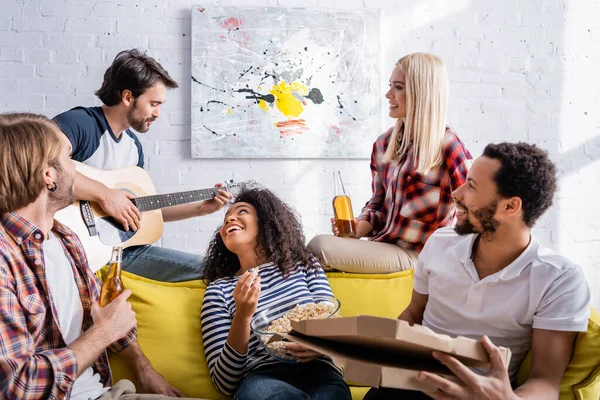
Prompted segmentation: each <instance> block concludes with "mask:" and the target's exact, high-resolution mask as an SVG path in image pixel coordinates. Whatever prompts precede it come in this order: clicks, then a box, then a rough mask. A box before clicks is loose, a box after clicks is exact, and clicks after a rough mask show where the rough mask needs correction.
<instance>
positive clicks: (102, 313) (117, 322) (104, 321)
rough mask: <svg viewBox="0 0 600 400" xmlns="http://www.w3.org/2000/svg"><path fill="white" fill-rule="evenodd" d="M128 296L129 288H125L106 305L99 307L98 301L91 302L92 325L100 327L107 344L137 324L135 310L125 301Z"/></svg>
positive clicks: (119, 337) (129, 294)
mask: <svg viewBox="0 0 600 400" xmlns="http://www.w3.org/2000/svg"><path fill="white" fill-rule="evenodd" d="M129 296H131V290H125V291H124V292H123V293H121V294H120V295H119V296H118V297H117V298H116V299H114V300H113V301H112V302H111V303H110V304H108V305H107V306H106V307H100V305H99V304H98V303H94V304H92V310H91V313H92V319H93V321H94V326H97V327H98V328H100V329H102V331H103V332H104V337H106V338H107V340H108V343H109V344H111V343H114V342H116V341H117V340H119V339H121V338H122V337H125V336H126V335H127V334H128V333H129V331H131V330H132V329H133V327H135V325H136V324H137V320H136V318H135V312H134V311H133V310H132V309H131V303H129V302H128V301H127V299H128V298H129Z"/></svg>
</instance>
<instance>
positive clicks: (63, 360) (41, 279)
mask: <svg viewBox="0 0 600 400" xmlns="http://www.w3.org/2000/svg"><path fill="white" fill-rule="evenodd" d="M0 148H1V149H2V152H1V154H0V171H1V173H0V174H1V175H2V179H1V180H0V398H3V399H11V400H12V399H69V398H72V399H86V400H87V399H90V398H92V399H96V398H101V399H103V400H104V399H107V400H113V399H138V398H144V399H159V398H166V396H164V395H170V396H181V393H180V392H179V391H178V390H177V389H175V388H173V387H171V386H170V385H169V384H168V383H167V382H166V380H165V379H164V378H163V377H162V376H160V375H159V374H158V372H156V371H155V370H154V369H153V368H152V366H151V364H150V361H149V360H148V359H147V358H146V357H145V356H144V354H143V353H142V351H141V349H140V347H139V345H138V344H137V342H136V328H135V326H136V319H135V313H134V312H133V311H132V309H131V305H130V303H128V302H127V298H128V297H129V296H130V295H131V291H128V290H126V291H125V292H124V293H122V294H121V295H120V296H119V297H118V298H117V299H115V300H114V301H113V302H112V303H110V304H109V305H107V306H106V307H104V308H100V307H99V305H98V303H97V301H98V298H99V292H100V285H99V282H98V280H97V278H96V277H95V275H94V274H93V273H92V272H91V270H90V269H89V268H88V263H87V259H86V256H85V253H84V251H83V248H82V246H81V243H80V241H79V239H78V238H77V236H76V235H75V234H74V233H73V232H72V231H71V230H70V229H69V228H67V227H66V226H63V225H61V224H60V223H58V222H57V221H55V220H54V213H55V212H56V211H58V210H60V209H62V208H64V207H66V206H67V205H69V204H70V203H71V202H72V201H73V200H74V195H73V193H74V186H73V183H74V178H75V164H74V163H73V162H72V161H71V160H70V153H71V145H70V143H69V142H68V140H67V139H66V137H65V136H64V135H63V134H62V133H61V132H60V130H59V129H58V127H57V126H56V125H55V124H54V123H53V122H51V121H49V120H48V119H46V118H45V117H43V116H36V115H32V114H4V115H0ZM106 348H110V349H111V350H112V351H114V352H116V353H119V355H120V356H122V357H123V358H124V359H125V361H126V362H127V363H128V365H129V366H130V367H131V369H132V370H133V371H134V373H135V376H136V380H137V382H138V384H139V385H138V389H139V390H140V391H143V392H146V393H159V394H164V395H155V394H147V395H137V394H135V387H134V386H133V384H132V383H131V382H129V381H120V382H118V383H117V384H116V385H115V386H114V387H112V388H111V385H112V382H111V374H110V367H109V364H108V357H107V353H106Z"/></svg>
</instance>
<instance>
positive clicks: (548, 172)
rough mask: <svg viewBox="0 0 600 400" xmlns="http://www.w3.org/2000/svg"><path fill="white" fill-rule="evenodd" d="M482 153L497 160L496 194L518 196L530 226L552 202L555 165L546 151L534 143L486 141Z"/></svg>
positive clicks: (525, 218)
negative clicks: (493, 142)
mask: <svg viewBox="0 0 600 400" xmlns="http://www.w3.org/2000/svg"><path fill="white" fill-rule="evenodd" d="M483 155H484V156H485V157H488V158H491V159H495V160H498V161H500V169H499V170H498V171H496V174H495V175H494V181H495V182H496V185H497V187H498V189H497V190H498V194H499V195H500V196H501V197H503V198H509V197H514V196H516V197H520V198H521V201H522V207H523V222H525V224H526V225H527V226H528V227H530V228H531V227H533V225H534V224H535V221H537V219H538V218H539V217H540V216H541V215H542V214H543V213H544V212H545V211H546V210H547V209H548V208H549V207H550V206H551V205H552V199H553V197H554V192H555V191H556V180H557V179H556V166H555V165H554V163H553V162H552V161H551V160H550V158H549V157H548V153H547V152H546V151H544V150H542V149H540V148H539V147H537V146H536V145H534V144H528V143H523V142H519V143H498V144H488V145H487V146H486V147H485V149H484V150H483Z"/></svg>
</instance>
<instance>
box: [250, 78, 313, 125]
mask: <svg viewBox="0 0 600 400" xmlns="http://www.w3.org/2000/svg"><path fill="white" fill-rule="evenodd" d="M294 92H296V93H298V94H300V95H302V96H306V95H307V94H308V89H307V88H306V86H304V85H303V84H301V83H299V82H292V83H291V84H289V85H288V84H287V83H286V82H285V81H281V82H279V84H277V85H276V86H273V88H272V89H271V90H270V93H271V94H272V95H274V96H275V105H276V106H277V109H278V110H279V111H281V112H282V113H283V115H285V116H286V117H297V116H299V115H300V114H302V111H304V106H303V105H302V101H300V100H298V99H297V98H295V97H294ZM259 106H261V105H260V104H259ZM261 108H262V107H261Z"/></svg>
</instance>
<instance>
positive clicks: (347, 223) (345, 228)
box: [333, 171, 356, 237]
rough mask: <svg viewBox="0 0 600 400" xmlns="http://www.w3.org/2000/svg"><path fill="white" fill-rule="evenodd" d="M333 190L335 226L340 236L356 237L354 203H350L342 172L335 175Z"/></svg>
mask: <svg viewBox="0 0 600 400" xmlns="http://www.w3.org/2000/svg"><path fill="white" fill-rule="evenodd" d="M333 188H334V197H333V216H334V217H335V226H336V227H337V229H338V231H339V236H340V237H348V236H354V234H355V233H356V224H355V223H354V213H353V212H352V201H350V196H348V195H347V194H346V189H345V188H344V182H343V181H342V173H341V172H340V171H335V172H334V173H333Z"/></svg>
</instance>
